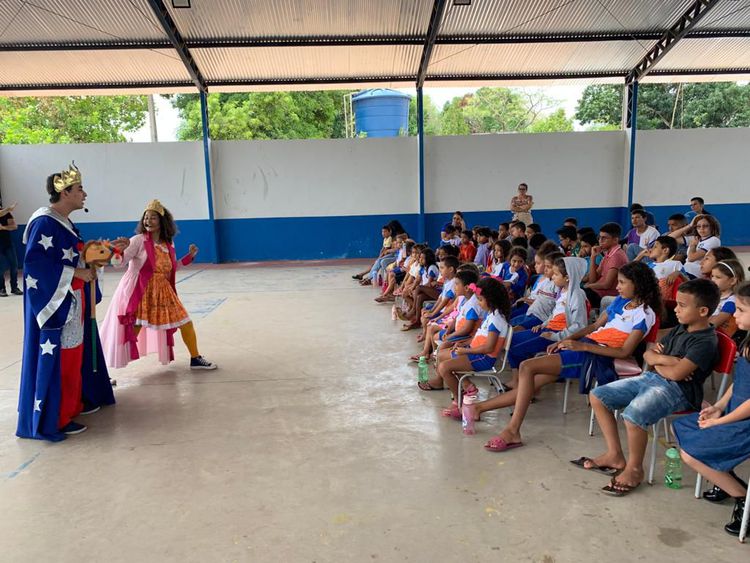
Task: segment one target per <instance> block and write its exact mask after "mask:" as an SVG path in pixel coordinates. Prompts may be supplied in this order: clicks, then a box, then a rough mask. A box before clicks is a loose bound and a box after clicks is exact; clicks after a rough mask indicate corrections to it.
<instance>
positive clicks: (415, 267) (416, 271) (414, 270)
mask: <svg viewBox="0 0 750 563" xmlns="http://www.w3.org/2000/svg"><path fill="white" fill-rule="evenodd" d="M421 272H422V266H420V265H419V262H418V261H417V260H415V261H414V264H412V265H411V266H409V275H410V276H411V277H413V278H418V277H419V276H420V275H421Z"/></svg>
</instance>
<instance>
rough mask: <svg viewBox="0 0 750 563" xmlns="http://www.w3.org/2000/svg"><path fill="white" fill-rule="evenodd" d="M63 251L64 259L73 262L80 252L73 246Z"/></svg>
mask: <svg viewBox="0 0 750 563" xmlns="http://www.w3.org/2000/svg"><path fill="white" fill-rule="evenodd" d="M62 253H63V260H70V261H71V262H72V261H73V258H75V257H76V256H78V253H76V252H74V251H73V247H70V248H66V249H64V250H63V251H62Z"/></svg>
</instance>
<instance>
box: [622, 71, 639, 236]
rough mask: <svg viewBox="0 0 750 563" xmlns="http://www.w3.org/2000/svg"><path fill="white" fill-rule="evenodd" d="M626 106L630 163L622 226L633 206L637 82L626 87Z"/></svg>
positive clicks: (625, 222)
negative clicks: (626, 203)
mask: <svg viewBox="0 0 750 563" xmlns="http://www.w3.org/2000/svg"><path fill="white" fill-rule="evenodd" d="M626 88H627V104H626V107H625V111H626V113H625V126H626V128H627V132H628V141H629V143H630V163H629V166H628V206H627V209H626V210H625V220H624V223H623V225H629V224H630V206H631V205H633V187H634V185H635V137H636V131H637V130H638V82H631V83H629V84H628V85H627V87H626Z"/></svg>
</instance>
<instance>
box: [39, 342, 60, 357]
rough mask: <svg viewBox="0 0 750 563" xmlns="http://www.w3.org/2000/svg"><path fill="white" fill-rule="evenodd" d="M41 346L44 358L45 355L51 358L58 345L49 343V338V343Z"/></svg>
mask: <svg viewBox="0 0 750 563" xmlns="http://www.w3.org/2000/svg"><path fill="white" fill-rule="evenodd" d="M39 346H40V347H41V349H42V356H44V355H45V354H49V355H50V356H51V355H52V351H53V350H54V349H55V348H57V344H52V342H50V341H49V338H48V339H47V342H45V343H44V344H40V345H39Z"/></svg>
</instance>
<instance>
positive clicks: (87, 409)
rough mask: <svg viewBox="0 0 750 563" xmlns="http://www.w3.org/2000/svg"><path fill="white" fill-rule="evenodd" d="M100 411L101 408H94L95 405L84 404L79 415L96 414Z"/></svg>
mask: <svg viewBox="0 0 750 563" xmlns="http://www.w3.org/2000/svg"><path fill="white" fill-rule="evenodd" d="M100 410H102V407H99V406H95V405H87V404H84V405H83V410H82V411H81V414H83V415H86V414H94V413H95V412H98V411H100Z"/></svg>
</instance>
